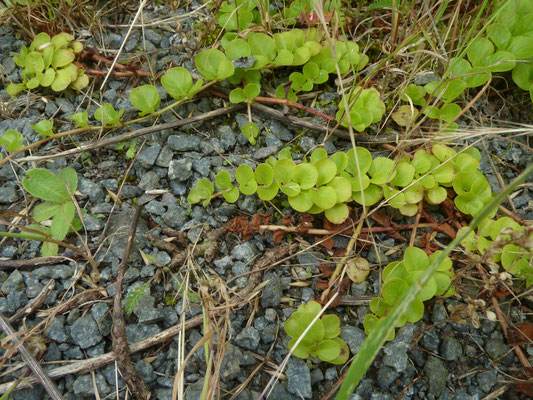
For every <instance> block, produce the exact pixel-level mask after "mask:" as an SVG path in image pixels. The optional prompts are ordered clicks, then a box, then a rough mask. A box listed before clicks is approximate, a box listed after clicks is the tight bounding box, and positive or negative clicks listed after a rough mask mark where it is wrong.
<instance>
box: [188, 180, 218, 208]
mask: <svg viewBox="0 0 533 400" xmlns="http://www.w3.org/2000/svg"><path fill="white" fill-rule="evenodd" d="M214 192H215V187H214V186H213V184H212V183H211V182H210V181H208V180H207V179H200V180H199V181H198V183H197V184H196V187H194V188H192V189H191V191H190V192H189V196H188V197H187V201H188V202H189V203H190V204H195V203H198V202H200V201H202V200H203V203H202V204H203V206H204V207H206V206H207V205H208V204H209V202H210V201H211V196H212V195H213V193H214Z"/></svg>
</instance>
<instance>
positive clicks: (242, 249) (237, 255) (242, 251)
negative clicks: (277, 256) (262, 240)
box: [231, 242, 257, 262]
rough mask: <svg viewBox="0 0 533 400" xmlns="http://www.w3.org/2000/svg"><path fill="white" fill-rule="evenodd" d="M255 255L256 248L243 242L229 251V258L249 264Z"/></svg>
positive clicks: (249, 243)
mask: <svg viewBox="0 0 533 400" xmlns="http://www.w3.org/2000/svg"><path fill="white" fill-rule="evenodd" d="M256 254H257V248H256V247H255V246H254V245H253V243H251V242H244V243H243V244H239V245H237V246H235V247H234V248H233V249H232V250H231V256H232V257H233V259H235V260H239V261H245V262H250V261H251V260H252V259H253V258H254V257H255V255H256Z"/></svg>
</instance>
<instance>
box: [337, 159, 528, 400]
mask: <svg viewBox="0 0 533 400" xmlns="http://www.w3.org/2000/svg"><path fill="white" fill-rule="evenodd" d="M532 173H533V165H530V166H529V167H527V168H526V170H525V171H524V172H522V173H521V174H520V175H519V176H518V177H516V179H515V180H514V181H513V182H512V183H511V184H509V185H508V186H507V188H506V189H505V190H504V191H502V192H501V193H500V194H498V195H497V196H496V197H494V198H493V199H492V201H491V202H490V203H489V204H487V205H486V206H485V207H484V208H483V210H482V211H481V212H480V213H479V215H478V216H477V217H475V218H474V219H473V220H472V222H471V223H470V225H469V226H468V229H465V230H464V232H462V234H461V235H458V236H457V237H456V238H455V239H454V240H452V241H451V242H450V244H449V245H448V246H447V247H446V249H445V250H444V251H443V252H442V253H441V254H440V255H439V257H437V258H436V259H434V260H433V262H432V263H431V264H430V265H429V267H428V268H427V270H426V271H424V273H423V274H421V275H420V277H419V279H417V280H416V281H415V282H414V283H413V284H412V285H411V286H410V287H409V289H408V290H407V291H406V292H405V293H404V294H403V295H402V297H401V298H400V299H399V300H398V303H397V304H396V306H395V307H394V308H393V309H392V311H391V312H390V314H389V315H388V316H387V317H386V318H385V319H383V320H382V321H380V323H379V324H378V325H377V326H376V328H375V329H374V330H373V331H372V333H371V334H370V335H369V336H368V337H367V338H366V340H365V341H364V342H363V345H362V346H361V349H360V350H359V352H358V353H357V355H356V356H355V358H354V359H353V361H352V363H351V365H350V368H349V369H348V371H347V372H346V376H345V378H344V382H343V383H342V386H341V388H340V389H339V392H338V393H337V396H336V397H335V400H348V398H349V397H350V395H351V394H352V393H353V391H354V390H355V388H356V387H357V385H358V384H359V381H360V380H361V378H362V377H363V375H364V374H365V373H366V371H367V370H368V368H369V367H370V365H371V364H372V362H373V361H374V358H375V357H376V355H377V354H378V352H379V351H380V349H381V347H382V346H383V344H384V343H385V340H386V338H387V336H388V335H389V333H390V332H391V331H392V330H394V326H395V324H396V322H397V321H398V320H399V319H400V318H401V317H402V315H403V314H404V313H405V310H407V308H408V307H409V306H410V304H411V303H412V302H413V301H414V300H415V298H416V296H417V295H418V293H420V291H421V290H422V288H423V286H424V284H425V283H426V282H427V281H428V280H429V279H430V278H431V276H432V275H433V274H434V273H435V271H437V269H438V267H439V265H440V264H441V263H442V262H443V261H444V258H445V257H447V256H448V255H449V254H450V253H451V251H452V250H453V249H454V248H455V247H456V246H457V245H458V244H459V242H461V241H462V240H463V239H464V238H466V236H467V235H468V234H469V233H470V232H472V231H473V230H474V229H475V228H476V227H477V226H478V225H479V224H480V223H481V221H483V220H484V219H485V218H486V217H487V216H488V215H489V213H490V211H491V210H492V209H494V208H495V207H498V205H499V204H500V203H501V202H502V201H503V200H504V199H505V198H506V197H507V196H508V195H509V194H510V193H511V192H512V191H513V190H514V189H515V188H516V187H517V186H518V185H519V184H521V183H522V182H524V181H525V180H526V178H527V177H528V176H529V175H531V174H532Z"/></svg>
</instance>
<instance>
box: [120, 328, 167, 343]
mask: <svg viewBox="0 0 533 400" xmlns="http://www.w3.org/2000/svg"><path fill="white" fill-rule="evenodd" d="M159 332H161V328H159V326H157V325H155V324H151V325H145V324H133V325H127V326H126V340H127V341H128V344H132V343H135V342H139V341H141V340H144V339H146V338H148V337H150V336H153V335H155V334H156V333H159Z"/></svg>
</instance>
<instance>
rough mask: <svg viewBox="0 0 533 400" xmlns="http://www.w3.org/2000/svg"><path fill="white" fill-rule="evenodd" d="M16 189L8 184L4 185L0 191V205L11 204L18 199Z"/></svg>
mask: <svg viewBox="0 0 533 400" xmlns="http://www.w3.org/2000/svg"><path fill="white" fill-rule="evenodd" d="M18 197H19V196H18V193H17V188H16V187H15V186H13V185H12V184H10V183H9V182H7V183H5V184H4V185H3V186H2V190H0V204H11V203H14V202H15V201H17V199H18Z"/></svg>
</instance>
